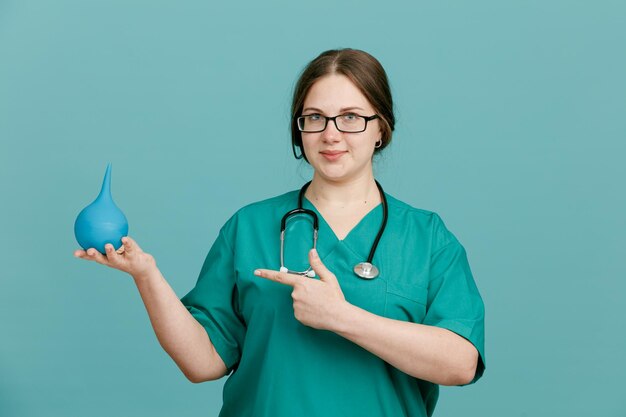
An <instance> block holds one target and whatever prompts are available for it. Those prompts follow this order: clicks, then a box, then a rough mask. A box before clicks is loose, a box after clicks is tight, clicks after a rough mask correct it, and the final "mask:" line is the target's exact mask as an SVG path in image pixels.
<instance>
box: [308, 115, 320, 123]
mask: <svg viewBox="0 0 626 417" xmlns="http://www.w3.org/2000/svg"><path fill="white" fill-rule="evenodd" d="M304 117H306V118H307V120H309V121H311V122H317V121H320V120H321V119H322V116H321V115H319V114H307V115H305V116H304Z"/></svg>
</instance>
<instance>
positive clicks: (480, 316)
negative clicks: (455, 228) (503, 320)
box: [424, 219, 485, 384]
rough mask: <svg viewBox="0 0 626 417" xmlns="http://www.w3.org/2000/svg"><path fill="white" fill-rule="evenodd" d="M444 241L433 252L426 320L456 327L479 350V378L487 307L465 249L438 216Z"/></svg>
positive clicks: (428, 323) (477, 376)
mask: <svg viewBox="0 0 626 417" xmlns="http://www.w3.org/2000/svg"><path fill="white" fill-rule="evenodd" d="M439 222H440V230H439V232H438V233H439V235H440V236H439V239H437V238H436V239H435V240H436V241H439V242H442V241H443V242H442V243H443V245H442V246H441V247H439V248H438V249H436V250H435V251H433V252H432V255H431V269H430V279H429V288H428V300H427V306H426V316H425V318H424V324H427V325H430V326H437V327H442V328H445V329H448V330H450V331H453V332H454V333H456V334H458V335H460V336H462V337H464V338H465V339H467V340H468V341H470V342H471V343H472V344H473V345H474V347H476V350H477V351H478V354H479V358H478V364H477V367H476V374H475V375H474V378H473V380H472V381H471V382H470V384H472V383H474V382H476V381H477V380H478V379H479V378H480V377H481V376H482V375H483V372H484V370H485V307H484V304H483V300H482V298H481V296H480V293H479V292H478V288H477V287H476V283H475V282H474V278H473V276H472V272H471V270H470V266H469V262H468V260H467V254H466V252H465V249H464V248H463V246H462V245H461V243H459V241H458V240H457V239H456V237H454V236H453V235H452V233H450V232H449V231H447V229H445V226H444V225H443V222H441V220H440V219H439Z"/></svg>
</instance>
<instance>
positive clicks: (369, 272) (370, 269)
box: [280, 180, 387, 279]
mask: <svg viewBox="0 0 626 417" xmlns="http://www.w3.org/2000/svg"><path fill="white" fill-rule="evenodd" d="M374 181H375V182H376V186H377V187H378V191H379V192H380V199H381V201H382V206H383V222H382V224H381V226H380V229H379V230H378V234H377V235H376V239H374V244H373V245H372V248H371V249H370V254H369V256H368V257H367V261H365V262H359V263H358V264H356V265H355V266H354V273H355V274H356V275H357V276H359V277H361V278H363V279H373V278H376V277H377V276H378V268H376V266H374V265H373V264H372V259H374V253H375V252H376V248H377V247H378V242H379V241H380V237H381V236H382V235H383V232H384V231H385V227H386V226H387V198H386V197H385V193H384V191H383V187H381V186H380V184H379V183H378V181H376V180H374ZM310 184H311V181H309V182H307V183H306V184H304V185H303V186H302V188H301V189H300V194H299V195H298V208H296V209H293V210H291V211H289V212H287V213H286V214H285V215H284V216H283V218H282V220H281V221H280V271H281V272H288V273H290V274H298V275H304V276H307V277H309V278H313V277H315V271H314V270H313V267H312V266H310V265H309V267H308V268H307V269H306V270H305V271H292V270H290V269H288V268H287V267H286V266H285V258H284V247H285V227H286V225H287V219H289V217H291V216H294V215H297V214H306V215H309V216H311V217H312V218H313V249H315V248H316V246H317V234H318V230H319V222H318V218H317V214H316V213H315V212H314V211H312V210H309V209H305V208H302V197H303V196H304V192H305V191H306V189H307V188H308V187H309V185H310Z"/></svg>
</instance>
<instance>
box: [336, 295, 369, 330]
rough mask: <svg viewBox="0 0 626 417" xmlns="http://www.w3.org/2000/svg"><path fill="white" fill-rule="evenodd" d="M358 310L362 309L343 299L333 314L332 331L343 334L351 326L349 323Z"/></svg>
mask: <svg viewBox="0 0 626 417" xmlns="http://www.w3.org/2000/svg"><path fill="white" fill-rule="evenodd" d="M360 311H363V310H361V309H360V308H359V307H357V306H355V305H354V304H350V303H349V302H348V301H345V300H344V302H343V303H341V305H340V307H339V309H338V310H337V313H336V314H335V320H334V321H333V328H332V331H333V332H335V333H337V334H338V335H344V334H345V333H346V332H347V331H348V329H349V328H350V327H351V323H352V322H354V317H355V316H356V315H358V314H359V312H360Z"/></svg>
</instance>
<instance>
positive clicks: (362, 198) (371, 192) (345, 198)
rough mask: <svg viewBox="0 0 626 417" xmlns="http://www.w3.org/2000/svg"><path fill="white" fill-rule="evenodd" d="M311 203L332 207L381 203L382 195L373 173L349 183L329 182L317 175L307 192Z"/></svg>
mask: <svg viewBox="0 0 626 417" xmlns="http://www.w3.org/2000/svg"><path fill="white" fill-rule="evenodd" d="M305 196H306V198H308V199H309V200H310V201H311V202H314V203H316V204H320V205H323V206H330V207H349V206H354V205H357V204H359V205H363V204H367V205H370V204H374V205H376V204H378V203H380V193H379V191H378V187H376V182H375V181H374V175H373V173H372V172H369V173H367V175H363V176H360V177H357V178H353V179H351V180H348V181H341V182H339V181H329V180H327V179H324V178H323V177H321V176H320V175H318V174H317V173H315V174H313V180H312V181H311V185H310V186H309V188H307V190H306V192H305Z"/></svg>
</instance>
